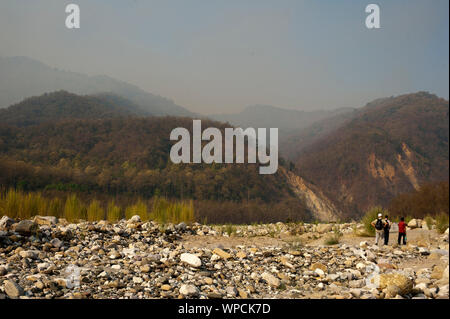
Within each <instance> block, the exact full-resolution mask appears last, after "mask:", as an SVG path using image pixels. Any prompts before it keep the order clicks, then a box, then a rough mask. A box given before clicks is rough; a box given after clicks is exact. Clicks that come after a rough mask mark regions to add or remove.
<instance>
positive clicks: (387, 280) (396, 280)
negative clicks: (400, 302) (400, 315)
mask: <svg viewBox="0 0 450 319" xmlns="http://www.w3.org/2000/svg"><path fill="white" fill-rule="evenodd" d="M379 279H380V285H379V289H381V290H383V289H388V291H390V292H393V290H396V291H397V293H398V294H399V295H406V294H408V293H410V292H411V290H412V289H413V287H414V282H413V281H412V280H411V279H410V278H408V277H407V276H405V275H403V274H401V273H390V274H381V275H380V277H379ZM390 286H397V287H398V289H397V288H394V287H390ZM393 297H395V296H393Z"/></svg>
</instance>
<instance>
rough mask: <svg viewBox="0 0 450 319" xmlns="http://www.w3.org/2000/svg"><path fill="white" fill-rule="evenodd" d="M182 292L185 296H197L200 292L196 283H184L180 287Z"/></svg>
mask: <svg viewBox="0 0 450 319" xmlns="http://www.w3.org/2000/svg"><path fill="white" fill-rule="evenodd" d="M180 294H182V295H183V296H186V297H189V296H195V295H197V294H198V289H197V287H195V286H194V285H182V286H181V287H180Z"/></svg>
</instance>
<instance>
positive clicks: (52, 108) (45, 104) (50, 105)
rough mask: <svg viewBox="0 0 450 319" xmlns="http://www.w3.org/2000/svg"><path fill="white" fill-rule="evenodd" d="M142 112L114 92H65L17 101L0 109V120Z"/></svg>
mask: <svg viewBox="0 0 450 319" xmlns="http://www.w3.org/2000/svg"><path fill="white" fill-rule="evenodd" d="M139 115H141V116H143V115H145V113H144V112H142V111H141V110H140V109H139V108H138V107H137V106H136V105H135V104H134V103H132V102H131V101H129V100H127V99H125V98H122V97H119V96H116V95H113V94H97V95H95V96H88V95H85V96H80V95H76V94H72V93H69V92H66V91H58V92H52V93H46V94H43V95H41V96H35V97H30V98H27V99H25V100H23V101H22V102H20V103H17V104H14V105H11V106H10V107H8V108H6V109H0V123H3V124H8V125H15V126H28V125H35V124H40V123H45V122H51V121H60V120H64V119H66V120H68V119H70V120H75V119H104V118H114V117H122V116H139Z"/></svg>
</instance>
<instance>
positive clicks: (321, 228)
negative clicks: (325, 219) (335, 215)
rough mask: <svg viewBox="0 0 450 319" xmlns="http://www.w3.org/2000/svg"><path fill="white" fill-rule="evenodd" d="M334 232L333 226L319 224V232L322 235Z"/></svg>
mask: <svg viewBox="0 0 450 319" xmlns="http://www.w3.org/2000/svg"><path fill="white" fill-rule="evenodd" d="M332 230H333V225H331V224H319V225H317V232H318V233H320V234H324V233H329V232H330V231H332Z"/></svg>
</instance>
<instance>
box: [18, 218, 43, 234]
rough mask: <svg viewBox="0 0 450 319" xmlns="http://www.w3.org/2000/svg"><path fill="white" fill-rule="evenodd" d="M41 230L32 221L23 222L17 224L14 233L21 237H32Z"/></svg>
mask: <svg viewBox="0 0 450 319" xmlns="http://www.w3.org/2000/svg"><path fill="white" fill-rule="evenodd" d="M38 229H39V226H38V224H36V223H35V222H33V221H31V220H22V221H20V222H19V223H17V224H16V226H15V228H14V231H15V232H17V233H19V234H21V235H32V234H34V233H36V232H37V230H38Z"/></svg>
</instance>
